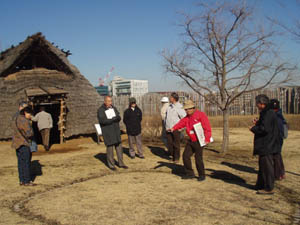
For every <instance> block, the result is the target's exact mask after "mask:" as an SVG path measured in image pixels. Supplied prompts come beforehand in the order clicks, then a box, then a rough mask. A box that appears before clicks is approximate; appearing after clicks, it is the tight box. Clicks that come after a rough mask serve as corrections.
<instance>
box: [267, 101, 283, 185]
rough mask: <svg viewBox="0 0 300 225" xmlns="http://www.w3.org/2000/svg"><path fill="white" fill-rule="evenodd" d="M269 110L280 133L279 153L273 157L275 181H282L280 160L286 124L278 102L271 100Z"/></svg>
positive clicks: (281, 162)
mask: <svg viewBox="0 0 300 225" xmlns="http://www.w3.org/2000/svg"><path fill="white" fill-rule="evenodd" d="M270 108H271V109H273V110H274V112H275V113H276V116H277V122H278V128H279V131H280V139H279V140H280V148H279V152H277V153H275V154H274V155H273V159H274V173H275V180H282V179H284V178H285V169H284V164H283V160H282V155H281V151H282V145H283V139H284V138H286V137H285V131H284V130H285V128H284V127H285V126H287V122H286V120H285V119H284V117H283V115H282V110H281V108H280V102H279V101H278V100H277V99H271V101H270Z"/></svg>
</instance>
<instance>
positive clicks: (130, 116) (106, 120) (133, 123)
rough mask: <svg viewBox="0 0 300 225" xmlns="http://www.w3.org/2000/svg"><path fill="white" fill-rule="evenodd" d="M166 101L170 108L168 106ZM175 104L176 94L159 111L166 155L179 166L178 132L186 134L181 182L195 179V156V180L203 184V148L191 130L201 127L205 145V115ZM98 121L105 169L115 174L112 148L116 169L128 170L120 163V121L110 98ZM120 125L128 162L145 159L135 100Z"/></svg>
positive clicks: (191, 106)
mask: <svg viewBox="0 0 300 225" xmlns="http://www.w3.org/2000/svg"><path fill="white" fill-rule="evenodd" d="M169 100H170V104H169V103H168V102H169ZM178 100H179V96H178V94H176V93H172V94H171V96H170V98H167V97H164V98H163V99H162V102H163V103H167V104H165V105H164V106H163V107H162V112H161V113H162V117H163V130H164V131H165V135H166V137H167V148H168V155H169V157H170V160H172V161H173V162H174V163H178V162H179V159H180V156H181V154H180V142H181V137H182V134H181V130H182V129H183V128H186V132H187V134H188V136H189V138H190V140H189V141H188V143H187V144H186V147H185V150H184V153H183V162H184V167H185V171H186V176H184V177H183V178H184V179H192V178H196V176H195V174H194V171H193V168H192V162H191V157H192V155H193V154H195V160H196V167H197V170H198V174H199V177H198V180H199V181H203V180H204V179H205V170H204V163H203V146H200V143H199V141H198V140H197V136H196V133H195V132H194V127H193V126H194V125H195V124H196V123H201V124H202V127H203V130H204V134H205V142H206V144H208V143H209V142H210V138H211V127H210V123H209V120H208V118H207V116H206V115H205V113H203V112H200V111H199V110H197V109H196V108H195V104H194V102H193V101H191V100H187V101H186V102H185V103H184V106H182V105H181V104H180V103H179V102H178ZM111 110H113V111H114V113H111ZM98 120H99V124H100V126H101V130H102V135H103V139H104V144H105V145H106V152H107V165H108V167H109V168H110V169H111V170H114V171H115V170H117V168H116V166H115V161H114V148H115V149H116V152H117V158H118V167H120V168H124V169H127V168H128V167H127V166H126V165H125V164H124V162H123V149H122V140H121V131H120V126H119V122H120V121H121V117H120V113H119V112H118V110H117V109H116V108H115V107H114V106H113V104H112V98H111V97H110V96H106V97H105V98H104V104H103V105H102V106H101V107H100V108H99V109H98ZM123 122H124V124H125V126H126V131H127V135H128V142H129V155H130V158H132V159H134V158H135V157H136V156H137V157H139V158H141V159H144V158H145V157H144V155H143V149H142V137H141V131H142V129H141V122H142V111H141V109H140V108H139V107H138V106H137V104H136V99H135V98H130V99H129V107H128V109H126V110H125V112H124V116H123ZM134 143H136V146H137V154H136V152H135V149H134Z"/></svg>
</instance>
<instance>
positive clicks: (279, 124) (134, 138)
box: [12, 93, 287, 194]
mask: <svg viewBox="0 0 300 225" xmlns="http://www.w3.org/2000/svg"><path fill="white" fill-rule="evenodd" d="M178 100H179V96H178V94H176V93H172V94H171V96H170V97H169V98H168V97H163V98H162V99H161V102H162V108H161V117H162V128H163V132H162V137H163V141H164V143H165V144H166V146H167V149H168V151H167V154H168V156H169V160H171V161H173V162H174V163H178V162H179V160H180V157H181V152H180V143H181V139H182V137H183V134H182V130H183V129H185V131H186V134H187V136H188V137H189V140H188V141H187V143H186V146H185V148H184V152H183V155H182V157H183V164H184V168H185V172H186V174H185V176H183V177H182V178H183V179H195V178H196V179H198V181H204V180H205V169H204V163H203V148H204V146H205V145H206V144H209V143H210V142H211V136H212V132H211V126H210V122H209V120H208V117H207V116H206V114H205V113H204V112H201V111H199V110H198V109H196V106H195V103H194V102H193V101H192V100H186V101H185V102H184V105H181V104H180V103H179V101H178ZM256 105H257V107H258V109H259V112H260V114H259V118H258V119H254V120H253V126H252V127H249V129H250V130H251V131H252V132H253V133H254V155H258V156H259V160H258V164H259V172H258V177H257V182H256V189H257V190H258V193H259V194H272V193H273V189H274V182H275V180H281V179H284V178H285V171H284V165H283V160H282V156H281V150H282V145H283V140H284V138H286V137H287V126H286V125H287V123H286V121H285V119H284V117H283V115H282V111H281V109H280V107H279V101H278V100H276V99H272V100H271V101H270V100H269V98H268V97H267V96H266V95H258V96H257V97H256ZM49 115H50V114H49ZM97 116H98V121H99V124H100V126H101V130H102V135H103V139H104V144H105V146H106V153H107V166H108V167H109V168H110V169H111V170H113V171H116V170H117V167H116V163H115V160H114V149H115V150H116V153H117V159H118V160H117V166H118V167H119V168H123V169H128V166H126V165H125V163H124V161H123V148H122V139H121V130H120V126H119V123H120V121H121V116H120V113H119V111H118V110H117V108H116V107H115V106H114V105H113V103H112V97H110V96H106V97H105V98H104V103H103V105H101V106H100V108H99V109H98V112H97ZM50 117H51V115H50ZM50 117H49V116H48V115H47V113H46V112H45V110H44V109H43V108H41V112H40V113H38V114H37V115H36V116H33V114H32V110H31V108H30V107H28V106H27V105H26V104H25V103H21V104H20V108H19V112H18V113H17V114H16V115H15V117H14V123H13V124H14V125H13V127H14V135H13V141H12V146H13V147H14V148H15V149H16V153H17V157H18V169H19V179H20V185H26V186H27V185H30V186H31V185H33V183H32V182H31V180H30V160H31V152H30V143H31V141H32V140H33V137H34V134H33V130H32V125H31V121H37V122H38V127H39V129H40V131H41V134H42V136H43V141H44V146H45V149H46V150H47V149H48V150H49V130H50V129H49V128H50V127H52V119H50ZM42 118H43V120H42ZM45 118H46V119H45ZM142 118H143V114H142V111H141V109H140V108H139V107H138V106H137V102H136V99H135V98H130V99H129V106H128V108H127V109H126V110H125V112H124V115H123V122H124V124H125V126H126V131H127V135H128V143H129V156H130V158H131V159H134V158H135V157H139V158H141V159H144V158H145V156H144V154H143V147H142V136H141V133H142V126H141V122H142ZM41 120H42V121H41ZM45 120H47V121H48V125H47V123H46V122H45ZM199 123H200V124H201V127H202V128H201V129H202V130H203V134H204V144H203V143H202V144H201V143H200V141H199V136H198V133H197V131H196V128H195V125H197V124H199ZM45 129H49V130H45ZM43 130H44V131H43ZM134 144H136V148H137V151H135V148H134ZM193 155H194V156H195V164H196V169H197V171H198V177H196V176H195V173H194V170H193V168H192V162H191V157H192V156H193Z"/></svg>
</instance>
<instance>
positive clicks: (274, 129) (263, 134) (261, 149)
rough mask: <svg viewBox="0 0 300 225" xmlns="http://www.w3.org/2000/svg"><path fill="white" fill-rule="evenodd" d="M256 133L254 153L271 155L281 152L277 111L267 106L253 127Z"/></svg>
mask: <svg viewBox="0 0 300 225" xmlns="http://www.w3.org/2000/svg"><path fill="white" fill-rule="evenodd" d="M251 131H252V132H253V133H254V152H253V153H254V155H269V154H274V153H278V152H280V131H279V127H278V121H277V116H276V113H275V112H274V111H273V110H272V109H269V108H268V107H267V108H265V109H264V110H263V111H261V112H260V115H259V120H258V121H257V122H256V125H255V126H254V127H252V128H251Z"/></svg>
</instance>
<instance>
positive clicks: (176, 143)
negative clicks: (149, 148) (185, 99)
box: [165, 93, 186, 163]
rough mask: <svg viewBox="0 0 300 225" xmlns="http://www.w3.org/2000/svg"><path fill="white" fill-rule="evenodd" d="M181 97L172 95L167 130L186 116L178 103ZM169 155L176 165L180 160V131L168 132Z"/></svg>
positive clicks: (168, 110) (167, 117) (166, 120)
mask: <svg viewBox="0 0 300 225" xmlns="http://www.w3.org/2000/svg"><path fill="white" fill-rule="evenodd" d="M178 100H179V96H178V94H176V93H172V94H171V96H170V103H171V104H170V105H169V106H168V108H167V113H166V119H165V125H166V130H167V131H168V130H169V129H171V128H172V127H173V126H174V125H175V124H176V123H178V121H179V120H180V119H182V118H184V117H185V116H186V113H185V111H184V109H183V108H182V105H181V104H180V103H179V102H178ZM167 141H168V153H169V155H170V156H171V157H172V159H173V161H174V162H175V163H177V162H179V159H180V131H179V130H175V131H174V132H167Z"/></svg>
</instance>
